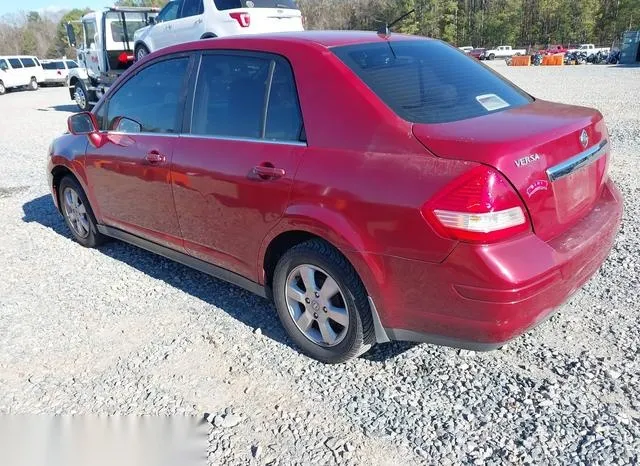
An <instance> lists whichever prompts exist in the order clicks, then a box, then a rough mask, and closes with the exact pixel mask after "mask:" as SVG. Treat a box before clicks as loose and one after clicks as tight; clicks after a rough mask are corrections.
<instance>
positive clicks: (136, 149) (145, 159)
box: [85, 55, 190, 250]
mask: <svg viewBox="0 0 640 466" xmlns="http://www.w3.org/2000/svg"><path fill="white" fill-rule="evenodd" d="M189 65H190V58H189V56H185V55H181V56H173V57H163V59H161V60H156V61H154V62H152V63H150V64H148V65H146V66H145V67H144V68H142V69H140V70H139V71H138V72H137V73H136V74H135V75H133V76H130V77H129V78H128V79H127V81H126V82H124V83H123V84H122V85H121V86H120V87H118V88H117V89H116V90H115V91H114V93H110V94H109V95H108V97H107V99H106V100H105V101H104V103H103V104H102V105H101V106H100V107H99V108H98V109H97V110H96V114H97V117H98V120H99V123H100V125H101V127H102V128H104V130H105V133H106V134H107V135H108V139H109V142H107V143H106V144H105V145H104V146H102V147H100V148H96V147H94V146H93V145H91V144H90V145H88V148H87V154H86V159H85V170H86V173H87V178H88V186H89V190H90V192H91V194H92V196H93V202H95V204H96V205H97V207H98V211H99V214H100V216H101V217H102V219H103V221H104V222H105V223H106V224H107V225H110V226H114V227H116V228H120V229H122V230H125V231H128V232H130V233H132V234H135V235H137V236H141V237H144V238H147V239H149V240H151V241H154V242H156V243H159V244H162V245H165V246H168V247H171V248H174V249H177V250H181V249H182V239H181V238H180V229H179V226H178V219H177V217H176V213H175V209H174V205H173V195H172V192H171V182H170V165H171V159H172V156H173V152H174V147H175V144H176V141H177V140H178V133H179V130H180V122H181V121H182V112H183V109H184V101H185V92H184V90H185V81H186V76H187V73H188V70H189Z"/></svg>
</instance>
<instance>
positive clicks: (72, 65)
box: [65, 61, 78, 70]
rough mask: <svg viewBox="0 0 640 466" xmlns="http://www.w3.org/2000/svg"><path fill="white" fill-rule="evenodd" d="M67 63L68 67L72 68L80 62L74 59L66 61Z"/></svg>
mask: <svg viewBox="0 0 640 466" xmlns="http://www.w3.org/2000/svg"><path fill="white" fill-rule="evenodd" d="M65 63H66V64H67V68H69V69H70V70H71V69H73V68H77V67H78V64H77V63H76V62H74V61H66V62H65Z"/></svg>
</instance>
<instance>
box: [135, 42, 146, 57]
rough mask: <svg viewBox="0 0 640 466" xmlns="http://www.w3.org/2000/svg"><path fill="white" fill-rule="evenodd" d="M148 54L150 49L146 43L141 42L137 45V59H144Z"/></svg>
mask: <svg viewBox="0 0 640 466" xmlns="http://www.w3.org/2000/svg"><path fill="white" fill-rule="evenodd" d="M147 55H149V49H148V48H147V46H146V45H144V44H139V45H137V46H136V53H135V57H136V61H140V60H142V59H143V58H144V57H146V56H147Z"/></svg>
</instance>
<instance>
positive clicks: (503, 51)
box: [485, 45, 527, 60]
mask: <svg viewBox="0 0 640 466" xmlns="http://www.w3.org/2000/svg"><path fill="white" fill-rule="evenodd" d="M526 54H527V51H526V50H525V49H513V48H511V46H510V45H501V46H499V47H496V48H495V49H489V50H487V51H486V52H485V56H486V58H487V59H489V60H493V59H495V58H507V57H513V56H515V55H526Z"/></svg>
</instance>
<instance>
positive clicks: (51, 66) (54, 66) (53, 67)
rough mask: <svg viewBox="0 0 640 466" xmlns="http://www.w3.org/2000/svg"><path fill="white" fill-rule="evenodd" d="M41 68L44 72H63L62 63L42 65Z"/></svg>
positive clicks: (54, 62)
mask: <svg viewBox="0 0 640 466" xmlns="http://www.w3.org/2000/svg"><path fill="white" fill-rule="evenodd" d="M42 68H44V69H45V70H64V63H62V62H61V61H53V62H49V63H43V64H42Z"/></svg>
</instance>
